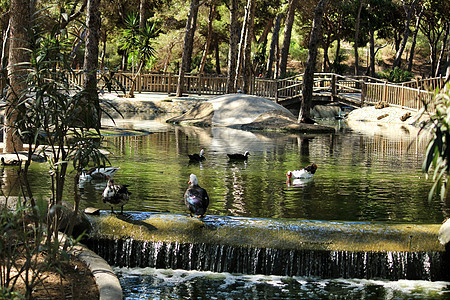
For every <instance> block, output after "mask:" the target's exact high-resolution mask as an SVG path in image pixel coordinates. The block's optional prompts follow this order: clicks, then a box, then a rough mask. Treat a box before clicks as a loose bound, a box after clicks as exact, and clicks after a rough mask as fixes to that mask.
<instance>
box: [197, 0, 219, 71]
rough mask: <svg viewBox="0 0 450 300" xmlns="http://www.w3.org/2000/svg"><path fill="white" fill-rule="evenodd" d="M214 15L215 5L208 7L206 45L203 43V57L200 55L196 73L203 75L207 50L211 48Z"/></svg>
mask: <svg viewBox="0 0 450 300" xmlns="http://www.w3.org/2000/svg"><path fill="white" fill-rule="evenodd" d="M215 14H216V6H215V5H211V6H210V7H209V17H208V33H207V36H206V43H205V49H204V50H203V55H202V61H201V62H200V68H199V70H198V73H200V74H203V72H204V69H205V65H206V60H207V58H208V52H209V48H210V46H211V40H212V35H213V28H212V25H213V21H214V15H215Z"/></svg>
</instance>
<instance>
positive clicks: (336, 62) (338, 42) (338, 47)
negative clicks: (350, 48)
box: [333, 38, 341, 73]
mask: <svg viewBox="0 0 450 300" xmlns="http://www.w3.org/2000/svg"><path fill="white" fill-rule="evenodd" d="M340 52H341V39H340V38H338V39H337V40H336V54H335V55H334V61H333V72H335V73H337V69H338V66H339V64H340V63H341V58H340V56H339V55H340Z"/></svg>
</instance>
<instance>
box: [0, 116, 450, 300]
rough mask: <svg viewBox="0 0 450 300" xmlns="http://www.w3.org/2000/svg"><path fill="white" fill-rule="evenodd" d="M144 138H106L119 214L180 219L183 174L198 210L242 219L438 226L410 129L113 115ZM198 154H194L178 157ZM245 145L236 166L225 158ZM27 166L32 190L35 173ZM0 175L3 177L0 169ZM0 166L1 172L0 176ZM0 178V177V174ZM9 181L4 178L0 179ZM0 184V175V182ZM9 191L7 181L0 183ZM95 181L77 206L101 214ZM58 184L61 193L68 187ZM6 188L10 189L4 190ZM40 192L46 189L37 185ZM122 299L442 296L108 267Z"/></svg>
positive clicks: (440, 295)
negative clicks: (290, 176) (282, 126)
mask: <svg viewBox="0 0 450 300" xmlns="http://www.w3.org/2000/svg"><path fill="white" fill-rule="evenodd" d="M116 121H117V123H118V126H119V127H130V128H135V129H140V130H147V131H148V132H149V134H147V135H136V136H110V137H108V138H107V140H108V141H109V142H110V143H109V146H110V150H111V151H112V152H113V155H112V156H111V157H110V160H111V163H112V165H113V166H120V170H119V171H118V172H117V173H116V175H115V176H114V179H115V181H116V183H118V184H129V185H130V186H129V190H130V191H131V193H132V196H131V200H130V202H129V203H128V204H127V205H126V206H125V207H124V210H125V211H138V212H163V213H175V214H186V213H187V210H186V208H185V205H184V202H183V194H184V191H185V190H186V188H187V186H188V184H187V182H188V180H189V174H191V173H194V174H196V175H197V177H198V179H199V184H200V185H201V186H202V187H204V188H205V189H206V190H207V191H208V194H209V196H210V199H211V202H210V206H209V209H208V214H212V215H226V216H242V217H252V218H282V219H312V220H323V221H331V220H333V221H334V220H341V221H362V222H383V223H424V224H426V223H441V222H442V221H443V220H444V219H445V217H447V216H448V215H450V208H449V205H448V202H447V201H441V200H440V199H439V198H438V197H432V198H431V199H429V198H428V192H429V190H430V188H431V185H432V182H431V180H429V179H427V178H426V177H425V176H424V174H423V173H422V170H421V165H422V162H423V159H424V153H425V149H426V145H427V140H426V139H421V138H418V137H417V131H416V130H414V129H412V128H406V127H398V128H391V126H389V127H385V128H383V127H380V126H378V125H375V124H361V125H360V126H359V127H357V128H356V127H351V128H350V127H348V126H347V125H346V124H345V123H344V122H342V121H339V122H332V123H331V124H330V125H332V126H335V128H336V134H321V135H305V134H288V133H276V132H249V131H241V130H237V129H230V128H206V129H205V128H196V127H180V126H174V125H169V124H165V123H161V122H159V121H158V120H146V119H145V118H144V119H140V120H136V119H134V120H116ZM202 148H203V149H205V156H206V158H207V159H206V160H205V161H204V162H202V163H194V164H192V163H189V159H188V156H187V154H191V153H198V152H199V151H200V149H202ZM245 151H249V152H250V157H249V159H248V161H247V162H246V163H243V162H230V161H229V160H228V158H227V155H226V154H227V153H235V152H240V153H243V152H245ZM313 162H314V163H316V164H317V165H318V169H317V172H316V175H315V177H314V180H313V181H311V182H308V183H305V184H304V185H302V186H299V187H288V186H287V185H286V172H287V171H288V170H293V169H299V168H302V167H304V166H306V165H308V164H311V163H313ZM45 168H46V167H45V166H43V165H39V166H38V165H37V164H33V168H32V170H31V174H32V176H33V184H34V185H35V186H36V187H39V186H40V187H42V186H43V180H47V182H48V178H47V176H43V175H42V174H46V173H45V172H44V170H45ZM2 172H3V177H4V178H7V179H8V178H12V177H13V176H11V171H10V170H7V168H5V169H4V170H3V171H2ZM8 173H9V175H8ZM6 175H8V177H7V176H6ZM8 180H9V179H8ZM4 181H5V179H4ZM8 185H9V186H10V187H11V186H12V190H13V192H12V193H13V194H14V190H15V188H14V184H13V183H11V182H10V183H8ZM105 185H106V184H105V183H104V182H86V183H84V184H83V185H82V189H81V191H82V198H83V201H82V207H88V206H93V207H99V208H101V209H104V210H109V207H108V206H107V205H105V204H103V202H102V201H101V193H102V191H103V189H104V187H105ZM68 190H69V189H68ZM16 193H17V191H16ZM40 193H42V194H45V193H47V190H46V189H45V188H43V189H42V188H41V191H40ZM115 270H116V271H117V272H118V274H119V275H120V280H121V283H122V285H123V287H124V292H125V295H126V299H146V298H151V299H204V298H205V299H209V298H210V299H236V298H245V299H250V298H252V299H295V298H297V299H298V298H302V299H318V298H321V299H330V298H333V299H344V298H345V299H347V298H353V299H356V298H358V299H362V298H364V299H444V298H445V297H448V296H449V294H448V284H449V283H447V282H426V281H396V282H392V281H376V280H356V279H355V280H351V279H350V280H347V279H346V280H344V279H342V280H338V279H335V280H326V279H317V278H298V277H280V276H257V275H242V274H240V275H239V274H228V273H211V272H195V271H184V270H159V269H152V268H145V269H129V268H116V269H115Z"/></svg>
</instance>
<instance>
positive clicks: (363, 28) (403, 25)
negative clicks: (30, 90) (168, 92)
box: [0, 0, 450, 81]
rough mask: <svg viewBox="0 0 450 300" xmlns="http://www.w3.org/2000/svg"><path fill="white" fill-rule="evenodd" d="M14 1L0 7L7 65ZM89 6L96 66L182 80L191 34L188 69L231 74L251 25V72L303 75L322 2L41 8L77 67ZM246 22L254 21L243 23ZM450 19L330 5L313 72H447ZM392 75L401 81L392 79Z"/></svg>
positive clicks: (444, 11)
mask: <svg viewBox="0 0 450 300" xmlns="http://www.w3.org/2000/svg"><path fill="white" fill-rule="evenodd" d="M9 2H10V1H9V0H2V1H0V9H1V10H0V29H1V32H0V41H1V42H2V43H1V45H3V51H2V59H3V60H4V59H5V58H6V55H5V53H6V51H5V49H4V47H5V46H6V45H5V44H6V43H5V40H6V36H7V33H8V24H9V13H8V12H9ZM88 2H92V3H93V5H98V6H99V10H100V14H101V25H100V28H99V48H100V53H99V69H106V68H107V69H109V70H127V71H137V70H138V69H139V67H140V62H142V59H141V58H142V57H140V55H141V54H142V52H143V51H144V52H145V51H146V52H147V55H148V56H147V58H146V59H145V61H144V64H143V65H142V69H143V70H142V71H144V70H145V71H147V72H171V73H179V70H180V65H181V64H182V57H183V51H184V48H183V46H184V42H185V39H186V36H187V34H186V33H187V32H189V33H190V34H191V36H192V37H187V38H188V39H189V38H191V40H190V41H189V40H188V43H189V45H190V46H189V47H187V48H189V49H187V51H188V52H190V53H186V54H185V55H186V63H185V65H186V69H185V72H188V73H189V72H191V73H206V74H217V75H223V76H226V74H227V72H228V69H229V67H230V61H229V60H231V59H233V57H232V56H234V57H236V56H238V55H239V49H238V45H239V44H240V40H241V39H242V38H243V37H242V36H243V34H242V33H244V32H245V30H242V32H240V31H241V28H246V26H250V27H251V28H250V32H249V37H250V38H249V39H248V41H249V43H250V47H251V48H250V49H251V71H252V75H253V76H262V77H265V78H284V77H288V76H289V75H294V74H298V73H302V72H303V71H304V69H305V64H306V62H307V56H308V43H309V41H310V34H311V27H312V24H313V19H314V9H315V8H316V6H317V4H318V1H314V0H306V1H299V0H289V1H286V0H284V1H283V0H275V1H272V0H271V1H269V0H248V1H240V0H227V1H223V0H202V1H200V0H192V1H190V2H186V1H174V0H157V1H150V0H131V1H121V0H102V1H87V0H85V1H82V0H75V1H35V4H34V5H35V11H36V12H37V13H38V14H41V15H44V17H43V20H44V21H43V22H41V26H45V28H44V29H46V30H47V31H51V30H52V28H53V27H54V25H55V24H56V23H58V22H60V23H61V19H63V20H62V21H63V22H62V23H63V26H64V27H65V28H66V30H67V33H68V35H67V38H68V41H67V42H70V44H71V45H72V47H71V49H70V59H71V60H72V61H71V64H72V67H73V68H75V69H82V68H83V62H84V49H85V47H84V44H83V43H84V39H85V36H86V27H85V22H84V15H85V12H86V7H87V5H88V4H89V3H88ZM89 5H91V4H89ZM46 7H48V9H44V8H46ZM248 10H250V11H248ZM189 19H190V22H187V21H189ZM248 19H250V20H251V19H253V24H249V25H246V22H249V20H248ZM449 20H450V3H449V1H447V0H410V1H400V0H329V1H328V3H327V5H326V7H325V10H324V14H323V22H322V30H321V31H322V32H321V34H322V37H321V38H320V40H319V45H318V46H319V48H320V50H319V52H318V57H317V60H316V66H315V69H316V71H322V72H336V73H339V74H354V75H364V74H365V75H370V76H374V77H375V76H378V77H384V78H388V79H391V80H392V81H395V80H397V81H399V80H404V79H410V78H412V77H413V76H414V75H416V76H420V77H434V76H439V74H441V73H444V74H445V68H446V64H448V61H449V48H450V46H449V45H450V44H449V38H448V36H449V30H450V29H449V23H450V21H449ZM187 23H190V24H187ZM192 34H193V35H192ZM143 40H146V41H147V44H145V43H143ZM241 44H242V43H241ZM145 47H147V49H145ZM231 51H234V52H233V53H232V52H231ZM241 56H244V55H243V54H242V55H241ZM234 59H239V58H234ZM3 65H5V62H4V63H3ZM395 68H399V69H398V71H397V72H396V73H397V74H392V73H393V72H392V71H391V70H394V69H395ZM400 70H401V71H400ZM398 73H401V76H399V74H398ZM395 75H396V76H397V77H395ZM389 76H390V77H389ZM398 77H400V78H398Z"/></svg>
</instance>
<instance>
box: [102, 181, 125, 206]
mask: <svg viewBox="0 0 450 300" xmlns="http://www.w3.org/2000/svg"><path fill="white" fill-rule="evenodd" d="M107 178H108V184H107V185H106V188H105V190H104V191H103V195H102V196H103V203H106V202H108V203H109V205H111V213H114V206H120V207H121V210H120V213H121V214H123V206H124V205H125V204H127V203H128V200H130V195H131V193H130V192H129V191H128V189H127V187H128V186H129V185H118V184H114V180H113V179H112V178H111V177H109V176H108V177H107Z"/></svg>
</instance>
